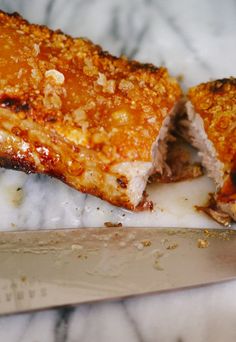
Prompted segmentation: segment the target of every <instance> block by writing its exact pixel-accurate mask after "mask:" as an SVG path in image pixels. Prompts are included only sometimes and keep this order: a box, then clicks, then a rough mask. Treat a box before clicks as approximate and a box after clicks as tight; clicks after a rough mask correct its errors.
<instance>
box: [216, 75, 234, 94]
mask: <svg viewBox="0 0 236 342" xmlns="http://www.w3.org/2000/svg"><path fill="white" fill-rule="evenodd" d="M227 84H228V85H232V86H236V78H233V77H231V78H222V79H221V80H216V81H214V82H212V83H211V84H210V91H212V92H213V93H217V92H220V91H221V90H222V89H223V88H224V86H225V85H227Z"/></svg>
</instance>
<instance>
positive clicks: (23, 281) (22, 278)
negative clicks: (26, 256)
mask: <svg viewBox="0 0 236 342" xmlns="http://www.w3.org/2000/svg"><path fill="white" fill-rule="evenodd" d="M20 280H21V281H22V283H25V282H26V280H27V277H26V276H25V275H23V276H21V277H20Z"/></svg>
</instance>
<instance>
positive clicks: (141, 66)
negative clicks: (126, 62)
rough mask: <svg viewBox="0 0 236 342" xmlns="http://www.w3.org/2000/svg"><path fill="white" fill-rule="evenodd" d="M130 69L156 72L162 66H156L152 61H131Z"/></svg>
mask: <svg viewBox="0 0 236 342" xmlns="http://www.w3.org/2000/svg"><path fill="white" fill-rule="evenodd" d="M130 70H131V71H133V72H135V71H139V70H141V71H147V72H150V73H156V72H157V71H158V70H160V68H158V67H156V66H155V65H153V64H151V63H139V62H136V61H131V62H130Z"/></svg>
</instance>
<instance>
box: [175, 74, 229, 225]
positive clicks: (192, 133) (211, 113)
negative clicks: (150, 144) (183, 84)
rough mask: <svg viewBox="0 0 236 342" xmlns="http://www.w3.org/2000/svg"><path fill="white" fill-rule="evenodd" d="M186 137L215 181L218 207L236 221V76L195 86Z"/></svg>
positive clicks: (186, 122)
mask: <svg viewBox="0 0 236 342" xmlns="http://www.w3.org/2000/svg"><path fill="white" fill-rule="evenodd" d="M186 109H187V110H186V111H187V120H182V121H181V123H182V127H183V126H184V127H185V128H186V130H185V131H184V132H185V137H187V139H188V140H189V141H190V142H191V143H192V144H193V145H194V146H195V147H196V148H197V149H198V150H199V153H200V155H201V157H202V163H203V165H204V166H205V168H206V170H207V172H208V175H209V176H210V177H211V178H213V179H214V180H215V183H216V186H217V191H216V194H215V200H216V204H217V207H218V208H219V209H221V210H222V211H223V212H225V213H228V214H229V215H230V216H231V217H232V218H233V219H234V220H236V79H235V78H225V79H221V80H216V81H212V82H208V83H202V84H200V85H198V86H196V87H193V88H191V89H190V90H189V92H188V102H187V103H186Z"/></svg>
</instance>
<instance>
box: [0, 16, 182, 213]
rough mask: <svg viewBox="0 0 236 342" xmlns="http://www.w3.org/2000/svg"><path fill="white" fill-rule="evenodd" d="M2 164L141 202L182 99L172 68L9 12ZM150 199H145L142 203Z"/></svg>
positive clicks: (120, 201) (2, 40)
mask: <svg viewBox="0 0 236 342" xmlns="http://www.w3.org/2000/svg"><path fill="white" fill-rule="evenodd" d="M0 32H1V34H0V45H1V49H0V75H1V77H0V165H1V166H2V167H6V168H13V169H16V170H23V171H25V172H36V173H44V174H47V175H50V176H54V177H57V178H59V179H61V180H62V181H63V182H65V183H67V184H68V185H70V186H72V187H74V188H76V189H78V190H80V191H83V192H86V193H90V194H93V195H95V196H98V197H101V198H102V199H105V200H107V201H109V202H110V203H113V204H115V205H119V206H123V207H126V208H129V209H135V208H136V207H137V206H138V205H141V204H142V205H143V206H144V207H145V205H147V203H145V201H144V200H143V193H144V189H145V186H146V183H147V180H148V177H149V176H150V175H151V174H153V173H155V172H157V171H158V172H159V173H161V172H162V171H163V169H164V168H165V167H166V164H165V158H166V149H167V148H166V145H167V141H168V137H169V133H168V132H169V128H170V126H171V125H172V121H173V118H174V116H175V113H176V110H177V109H178V106H179V102H180V99H181V90H180V87H179V85H178V83H177V81H176V80H175V79H173V78H171V77H170V76H169V75H168V72H167V70H166V69H165V68H157V67H155V66H153V65H151V64H140V63H138V62H135V61H128V60H127V59H126V58H116V57H113V56H111V55H109V54H108V53H107V52H104V51H102V49H101V48H100V47H99V46H97V45H94V44H92V43H91V42H90V41H88V40H85V39H81V38H75V39H73V38H71V37H69V36H67V35H65V34H63V33H62V32H60V31H55V32H53V31H51V30H49V29H48V28H46V27H42V26H37V25H30V24H29V23H28V22H27V21H25V20H23V19H22V18H21V17H20V16H19V15H17V14H13V15H7V14H6V13H3V12H0ZM140 203H141V204H140Z"/></svg>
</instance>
